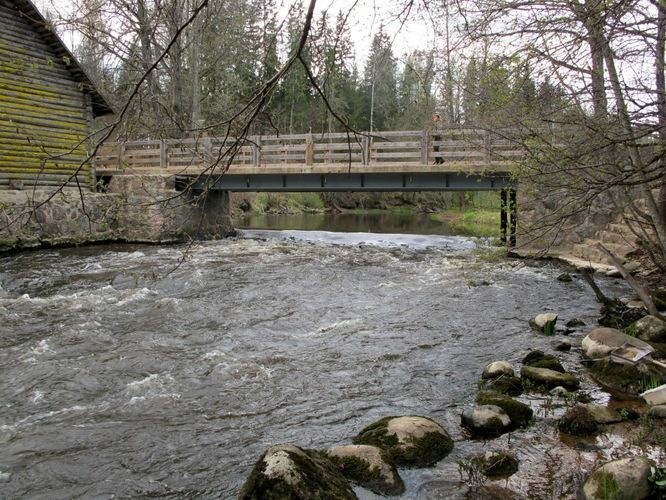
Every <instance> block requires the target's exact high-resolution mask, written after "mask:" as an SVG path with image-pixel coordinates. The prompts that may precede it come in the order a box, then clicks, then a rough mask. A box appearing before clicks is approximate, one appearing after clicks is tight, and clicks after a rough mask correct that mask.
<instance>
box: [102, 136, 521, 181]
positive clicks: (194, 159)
mask: <svg viewBox="0 0 666 500" xmlns="http://www.w3.org/2000/svg"><path fill="white" fill-rule="evenodd" d="M357 139H358V140H353V141H351V142H350V141H349V138H348V136H347V135H346V134H328V135H318V136H313V135H310V134H300V135H290V136H279V137H249V138H246V139H244V140H243V141H236V140H235V139H229V138H228V139H226V140H224V141H223V140H221V139H218V138H199V139H179V140H161V141H136V142H126V143H107V144H104V145H103V146H102V147H101V148H100V149H99V151H98V154H97V156H96V157H95V158H94V165H95V169H96V173H97V175H98V177H101V176H109V175H116V174H151V175H165V176H174V177H176V178H177V179H179V180H180V181H181V182H180V184H181V185H182V184H183V183H185V184H187V185H189V184H192V187H194V188H195V189H203V188H204V187H208V188H213V189H226V190H231V191H410V190H411V191H424V190H488V189H493V190H494V189H503V188H505V187H507V186H508V185H509V173H510V170H511V168H512V166H514V165H515V164H516V161H517V160H518V159H519V158H520V157H521V156H522V154H523V153H522V151H521V150H520V149H516V145H515V142H513V141H511V140H510V139H507V138H506V137H505V136H499V135H498V136H496V137H495V136H492V135H491V134H489V133H486V132H485V131H478V130H471V129H460V128H455V129H447V130H439V131H397V132H396V131H393V132H376V133H375V134H374V135H373V136H372V137H368V136H362V137H358V138H357ZM232 152H233V153H234V154H233V155H232V154H231V153H232ZM436 162H440V163H436Z"/></svg>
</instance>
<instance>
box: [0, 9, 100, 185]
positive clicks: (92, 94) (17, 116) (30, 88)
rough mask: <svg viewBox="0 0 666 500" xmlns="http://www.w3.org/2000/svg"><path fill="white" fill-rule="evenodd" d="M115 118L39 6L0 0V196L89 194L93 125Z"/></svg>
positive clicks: (91, 180)
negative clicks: (36, 191)
mask: <svg viewBox="0 0 666 500" xmlns="http://www.w3.org/2000/svg"><path fill="white" fill-rule="evenodd" d="M111 112H112V110H111V108H110V106H109V105H108V104H107V103H106V101H105V100H104V98H103V97H102V96H101V95H100V94H99V93H98V92H97V91H96V90H95V88H94V85H93V84H92V82H91V81H90V79H89V78H88V76H86V74H85V72H84V71H83V69H82V68H81V66H80V64H79V63H78V62H77V60H76V59H75V57H74V56H73V55H72V54H71V52H70V51H69V50H68V49H67V47H65V45H64V44H63V42H62V40H60V38H59V37H58V35H56V33H55V32H54V31H53V29H52V28H51V27H50V25H49V23H48V22H47V21H46V19H45V18H44V17H43V16H42V15H41V14H40V13H39V11H38V10H37V8H36V7H35V6H34V4H33V3H32V2H31V1H30V0H0V190H6V189H32V188H33V187H37V188H46V187H54V186H61V185H63V184H64V185H66V186H67V187H76V186H77V185H81V186H85V188H87V189H91V188H92V187H93V185H94V182H93V172H92V171H91V168H92V167H91V165H90V164H89V163H88V162H86V158H87V157H88V152H89V150H90V148H91V141H90V138H89V135H90V134H91V132H92V123H93V119H94V118H95V117H96V116H100V115H104V114H108V113H111ZM77 179H78V183H79V184H77Z"/></svg>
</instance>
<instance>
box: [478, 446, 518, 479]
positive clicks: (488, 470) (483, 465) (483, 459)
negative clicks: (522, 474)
mask: <svg viewBox="0 0 666 500" xmlns="http://www.w3.org/2000/svg"><path fill="white" fill-rule="evenodd" d="M473 462H474V463H475V465H476V466H477V467H479V469H480V470H481V473H482V474H483V475H484V476H489V477H497V476H504V477H508V476H511V475H512V474H515V473H516V472H518V463H519V462H518V459H517V458H516V457H514V456H513V455H510V454H509V453H506V452H504V451H487V452H486V453H484V454H483V455H481V456H479V457H476V458H474V459H473Z"/></svg>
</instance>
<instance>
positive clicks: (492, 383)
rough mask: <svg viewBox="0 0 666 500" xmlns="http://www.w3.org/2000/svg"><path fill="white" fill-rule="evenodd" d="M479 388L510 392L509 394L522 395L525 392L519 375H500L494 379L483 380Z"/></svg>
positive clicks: (502, 392)
mask: <svg viewBox="0 0 666 500" xmlns="http://www.w3.org/2000/svg"><path fill="white" fill-rule="evenodd" d="M479 389H482V390H484V391H492V392H498V393H501V394H508V395H509V396H520V395H521V394H522V393H523V384H522V383H521V381H520V379H519V378H518V377H515V376H511V375H500V376H499V377H495V378H492V379H487V380H481V381H480V382H479Z"/></svg>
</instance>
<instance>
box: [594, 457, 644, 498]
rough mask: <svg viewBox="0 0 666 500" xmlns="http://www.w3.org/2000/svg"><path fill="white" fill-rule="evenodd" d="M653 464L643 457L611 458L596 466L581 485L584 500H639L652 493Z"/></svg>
mask: <svg viewBox="0 0 666 500" xmlns="http://www.w3.org/2000/svg"><path fill="white" fill-rule="evenodd" d="M653 470H654V468H653V465H652V463H651V462H650V460H648V459H647V458H644V457H628V458H620V459H618V460H612V461H610V462H607V463H605V464H604V465H602V466H601V467H599V468H597V469H596V470H595V471H594V472H593V473H592V474H591V475H590V477H589V478H588V479H587V481H585V484H584V485H583V498H584V499H585V500H604V499H609V498H612V499H617V500H641V499H643V498H648V497H649V496H650V495H651V494H652V486H651V484H650V477H651V476H652V474H653Z"/></svg>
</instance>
